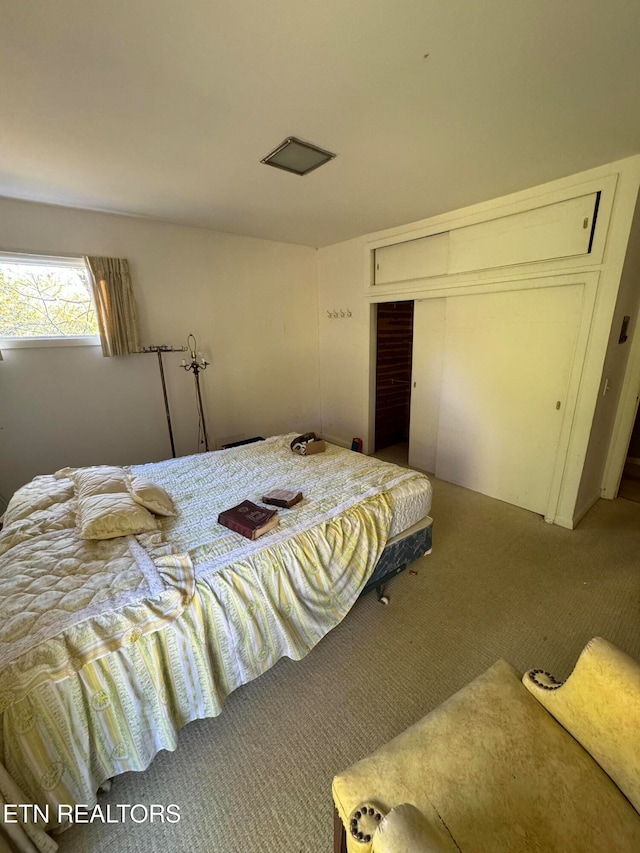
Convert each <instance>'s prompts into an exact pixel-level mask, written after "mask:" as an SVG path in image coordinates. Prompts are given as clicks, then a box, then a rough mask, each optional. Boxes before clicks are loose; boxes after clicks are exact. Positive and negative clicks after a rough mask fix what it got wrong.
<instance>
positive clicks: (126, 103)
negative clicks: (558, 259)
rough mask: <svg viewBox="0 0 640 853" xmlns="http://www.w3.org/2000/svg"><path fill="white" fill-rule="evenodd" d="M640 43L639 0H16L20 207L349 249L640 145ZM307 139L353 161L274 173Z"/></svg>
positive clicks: (7, 183) (10, 185)
mask: <svg viewBox="0 0 640 853" xmlns="http://www.w3.org/2000/svg"><path fill="white" fill-rule="evenodd" d="M639 34H640V3H638V2H637V0H614V2H608V3H607V2H603V0H563V2H562V3H559V2H557V0H537V2H535V3H532V2H520V3H515V2H513V0H482V2H476V3H470V2H468V0H323V2H322V3H308V2H302V0H269V2H268V3H267V2H264V0H236V2H235V3H234V2H231V0H226V2H222V0H134V2H131V0H108V2H107V0H104V2H100V3H97V2H87V0H56V2H50V3H43V2H37V0H2V30H1V36H0V38H1V39H2V49H1V50H0V116H1V117H2V119H1V122H2V123H1V129H0V195H6V196H10V197H15V198H22V199H31V200H35V201H42V202H50V203H55V204H62V205H70V206H77V207H83V208H92V209H99V210H108V211H115V212H120V213H129V214H135V215H140V216H147V217H152V218H156V219H161V220H165V221H168V222H175V223H183V224H189V225H200V226H204V227H207V228H214V229H216V230H220V231H228V232H233V233H238V234H246V235H251V236H256V237H265V238H269V239H274V240H284V241H287V242H291V243H302V244H306V245H311V246H322V245H327V244H330V243H335V242H338V241H341V240H345V239H348V238H350V237H354V236H357V235H360V234H364V233H368V232H371V231H375V230H378V229H382V228H387V227H392V226H395V225H400V224H403V223H407V222H410V221H412V220H416V219H422V218H425V217H429V216H433V215H435V214H438V213H443V212H445V211H448V210H453V209H456V208H458V207H461V206H464V205H467V204H472V203H474V202H478V201H483V200H485V199H489V198H493V197H496V196H499V195H503V194H505V193H509V192H513V191H516V190H520V189H524V188H526V187H529V186H534V185H536V184H539V183H543V182H545V181H548V180H552V179H555V178H559V177H562V176H563V175H568V174H571V173H573V172H578V171H581V170H583V169H587V168H590V167H592V166H597V165H600V164H602V163H607V162H610V161H612V160H615V159H618V158H622V157H626V156H629V155H632V154H636V153H638V152H640V101H639V99H638V93H639V92H640V50H639V49H638V35H639ZM425 54H429V56H428V58H425ZM290 135H293V136H298V137H301V138H302V139H305V140H308V141H311V142H313V143H315V144H316V145H319V146H320V147H322V148H327V149H329V150H330V151H334V152H335V153H336V154H337V155H338V156H337V157H336V159H335V160H333V161H331V162H330V163H329V164H328V165H326V166H322V167H321V168H320V169H317V170H316V171H314V172H312V173H310V174H309V175H307V176H305V177H298V176H297V175H292V174H289V173H287V172H283V171H281V170H279V169H273V168H271V167H269V166H265V165H263V164H261V163H260V159H261V158H262V157H264V156H265V155H266V154H267V153H269V151H271V150H272V149H273V148H275V147H276V145H278V144H279V143H280V142H281V141H282V140H283V139H284V138H285V137H287V136H290Z"/></svg>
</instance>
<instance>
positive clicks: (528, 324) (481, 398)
mask: <svg viewBox="0 0 640 853" xmlns="http://www.w3.org/2000/svg"><path fill="white" fill-rule="evenodd" d="M526 284H529V285H531V286H529V287H524V288H523V287H522V285H523V282H519V284H518V289H514V290H502V291H500V292H494V293H483V294H471V295H463V296H452V297H446V298H434V299H425V300H421V301H417V302H416V303H415V309H414V344H413V375H412V403H411V424H410V442H409V464H410V465H411V466H412V467H416V468H420V469H422V470H425V471H429V472H432V473H434V474H435V475H436V477H439V478H441V479H443V480H447V481H449V482H453V483H457V484H459V485H461V486H465V487H467V488H469V489H473V490H475V491H479V492H482V493H483V494H486V495H490V496H491V497H495V498H499V499H500V500H504V501H508V502H509V503H513V504H515V505H517V506H521V507H524V508H525V509H529V510H532V511H533V512H538V513H540V514H543V515H544V514H545V513H546V511H547V506H548V502H549V497H550V494H551V489H552V485H553V478H554V472H555V467H556V455H557V452H558V448H559V443H560V437H561V430H562V425H563V421H564V418H565V412H566V409H567V400H568V395H569V386H570V379H571V373H572V366H573V364H574V358H575V355H576V345H577V343H578V336H579V330H580V326H581V317H582V309H583V302H584V285H583V284H580V283H576V284H567V285H564V286H546V287H536V286H535V285H536V284H537V282H536V281H535V280H533V281H530V282H527V283H526Z"/></svg>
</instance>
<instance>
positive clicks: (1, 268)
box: [0, 254, 99, 348]
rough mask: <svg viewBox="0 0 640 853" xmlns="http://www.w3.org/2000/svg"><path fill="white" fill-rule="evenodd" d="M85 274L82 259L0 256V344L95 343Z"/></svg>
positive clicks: (93, 307)
mask: <svg viewBox="0 0 640 853" xmlns="http://www.w3.org/2000/svg"><path fill="white" fill-rule="evenodd" d="M97 335H98V323H97V319H96V311H95V306H94V304H93V298H92V295H91V287H90V284H89V273H88V270H87V268H86V266H85V263H84V261H83V260H82V259H81V258H54V257H44V256H38V255H2V254H0V342H1V344H0V345H1V346H2V347H3V348H6V347H11V346H37V345H39V344H40V345H47V346H49V345H52V344H54V345H55V344H56V343H58V344H63V345H69V344H97V343H98V342H99V339H98V337H97Z"/></svg>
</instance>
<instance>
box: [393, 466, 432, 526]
mask: <svg viewBox="0 0 640 853" xmlns="http://www.w3.org/2000/svg"><path fill="white" fill-rule="evenodd" d="M390 491H391V495H392V497H393V516H392V519H391V529H390V530H389V539H391V538H392V537H393V536H398V535H399V534H400V533H404V532H405V531H406V530H408V529H409V528H410V527H413V526H414V524H417V523H418V522H419V521H421V519H423V518H424V517H425V516H426V515H429V510H430V509H431V500H432V497H433V489H432V488H431V483H430V482H429V480H426V479H424V480H422V479H421V480H407V481H405V482H404V483H398V485H396V486H394V487H393V488H392V489H391V490H390Z"/></svg>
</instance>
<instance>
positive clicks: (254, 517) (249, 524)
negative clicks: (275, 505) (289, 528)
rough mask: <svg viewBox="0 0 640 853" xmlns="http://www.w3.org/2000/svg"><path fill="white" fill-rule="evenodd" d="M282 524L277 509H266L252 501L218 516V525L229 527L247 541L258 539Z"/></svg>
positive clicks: (243, 502) (226, 510)
mask: <svg viewBox="0 0 640 853" xmlns="http://www.w3.org/2000/svg"><path fill="white" fill-rule="evenodd" d="M279 523H280V518H279V516H278V510H277V509H265V508H264V507H263V506H258V505H257V504H254V503H252V502H251V501H242V503H240V504H238V505H237V506H233V507H231V509H225V510H224V512H221V513H220V515H219V516H218V524H222V525H224V527H228V528H229V530H233V531H234V532H235V533H239V534H240V535H241V536H246V537H247V539H257V538H258V536H262V535H263V534H264V533H268V532H269V531H270V530H273V528H274V527H277V526H278V524H279Z"/></svg>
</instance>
